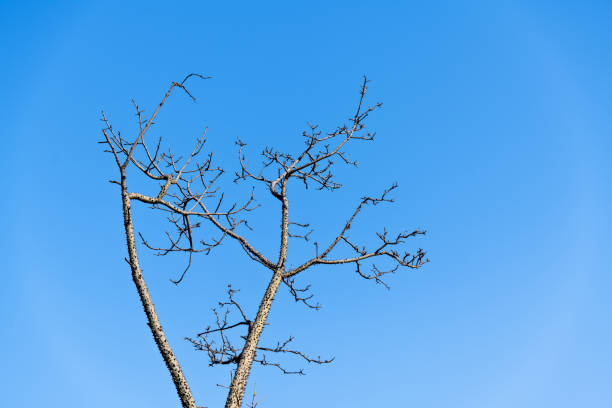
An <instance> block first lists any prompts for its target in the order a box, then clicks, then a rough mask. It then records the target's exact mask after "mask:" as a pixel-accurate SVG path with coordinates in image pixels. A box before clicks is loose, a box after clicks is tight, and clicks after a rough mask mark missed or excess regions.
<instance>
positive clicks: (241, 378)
mask: <svg viewBox="0 0 612 408" xmlns="http://www.w3.org/2000/svg"><path fill="white" fill-rule="evenodd" d="M282 280H283V277H282V270H277V271H276V272H275V273H274V275H273V276H272V279H271V280H270V283H269V284H268V289H266V293H265V294H264V297H263V299H262V300H261V303H260V305H259V310H258V311H257V317H256V318H255V322H253V324H252V326H251V328H250V331H249V335H248V336H247V340H246V343H245V345H244V348H243V349H242V353H241V354H240V361H239V362H238V368H236V373H235V374H234V378H233V379H232V385H231V387H230V391H229V394H228V396H227V401H226V402H225V408H240V407H241V405H242V398H243V397H244V390H245V388H246V384H247V380H248V378H249V373H250V372H251V365H252V364H253V359H255V354H256V352H257V343H259V337H260V336H261V332H262V330H263V328H264V324H265V323H266V319H267V318H268V313H269V312H270V307H271V306H272V301H273V300H274V296H275V295H276V291H277V290H278V287H279V286H280V284H281V282H282Z"/></svg>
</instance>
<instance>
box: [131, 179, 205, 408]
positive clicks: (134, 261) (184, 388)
mask: <svg viewBox="0 0 612 408" xmlns="http://www.w3.org/2000/svg"><path fill="white" fill-rule="evenodd" d="M121 198H122V201H123V224H124V226H125V237H126V240H127V247H128V253H129V256H130V267H131V268H132V280H133V281H134V284H135V285H136V289H138V295H139V296H140V302H141V303H142V306H143V308H144V311H145V313H146V315H147V324H148V325H149V328H150V329H151V333H153V338H154V339H155V344H157V348H158V349H159V352H160V353H161V355H162V357H163V358H164V362H165V363H166V367H167V368H168V371H170V375H171V376H172V381H173V382H174V386H175V387H176V392H177V393H178V395H179V398H180V399H181V403H182V405H183V408H196V404H195V401H194V399H193V396H192V395H191V390H190V389H189V385H188V384H187V380H186V379H185V376H184V375H183V371H182V370H181V366H180V365H179V363H178V361H177V359H176V357H175V356H174V352H173V351H172V348H171V347H170V344H169V343H168V340H167V339H166V335H165V333H164V330H163V328H162V326H161V324H160V322H159V318H158V317H157V312H156V311H155V306H154V305H153V301H152V300H151V295H150V294H149V289H148V288H147V284H146V282H145V280H144V278H143V276H142V271H141V270H140V265H139V263H138V254H137V253H136V242H135V239H134V225H133V224H132V210H131V205H130V198H129V196H128V191H127V186H126V183H125V174H122V175H121Z"/></svg>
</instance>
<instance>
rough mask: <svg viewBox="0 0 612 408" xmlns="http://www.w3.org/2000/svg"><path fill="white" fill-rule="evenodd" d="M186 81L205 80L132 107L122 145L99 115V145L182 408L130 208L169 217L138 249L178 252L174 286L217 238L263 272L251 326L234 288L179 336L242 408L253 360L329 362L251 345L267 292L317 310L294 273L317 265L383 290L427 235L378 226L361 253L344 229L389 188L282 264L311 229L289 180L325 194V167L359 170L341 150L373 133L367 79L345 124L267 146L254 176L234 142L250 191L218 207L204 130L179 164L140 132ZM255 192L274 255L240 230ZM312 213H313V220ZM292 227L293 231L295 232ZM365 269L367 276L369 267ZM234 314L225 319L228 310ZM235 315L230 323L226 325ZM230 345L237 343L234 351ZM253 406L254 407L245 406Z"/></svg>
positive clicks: (187, 394) (178, 379)
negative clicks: (151, 189) (307, 254)
mask: <svg viewBox="0 0 612 408" xmlns="http://www.w3.org/2000/svg"><path fill="white" fill-rule="evenodd" d="M192 78H201V79H207V78H208V77H204V76H202V75H199V74H190V75H187V76H186V77H185V79H184V80H183V81H182V82H173V83H172V84H171V86H170V89H169V90H168V91H167V92H166V94H165V95H164V97H163V98H162V100H161V102H160V103H159V104H158V105H157V107H156V109H155V110H154V112H153V114H152V115H151V116H150V117H148V118H147V117H145V115H144V111H143V110H142V109H141V108H140V107H139V106H138V105H137V104H136V103H135V102H134V107H135V110H136V116H137V119H138V124H139V132H138V135H137V136H136V137H135V138H134V139H133V140H128V139H126V138H124V137H123V136H122V135H121V134H120V132H119V131H117V130H115V129H114V128H113V126H112V125H111V123H110V121H109V120H108V119H107V116H106V114H105V113H104V112H102V121H103V123H104V128H103V130H102V133H103V135H104V139H103V140H102V141H101V142H100V143H103V144H105V145H106V147H107V149H106V150H105V151H107V152H109V153H111V154H112V156H113V158H114V160H115V162H116V165H117V168H118V169H119V174H120V179H119V180H118V181H117V180H112V181H111V182H112V183H115V184H117V185H119V186H120V188H121V199H122V204H123V220H124V228H125V234H126V244H127V248H128V254H129V257H128V258H126V261H127V262H128V263H129V265H130V268H131V271H132V279H133V281H134V284H135V285H136V288H137V289H138V294H139V296H140V300H141V302H142V305H143V307H144V310H145V313H146V316H147V320H148V324H149V327H150V329H151V332H152V334H153V337H154V339H155V343H156V344H157V347H158V349H159V351H160V353H161V354H162V357H163V359H164V361H165V363H166V366H167V368H168V370H169V372H170V374H171V376H172V380H173V382H174V385H175V387H176V390H177V393H178V395H179V397H180V399H181V403H182V406H183V407H185V408H187V407H190V408H196V403H195V401H194V398H193V396H192V393H191V390H190V388H189V385H188V382H187V380H186V379H185V376H184V374H183V372H182V370H181V367H180V365H179V363H178V361H177V359H176V357H175V355H174V353H173V351H172V348H171V346H170V345H169V343H168V341H167V339H166V336H165V333H164V330H163V329H162V326H161V324H160V322H159V319H158V316H157V313H156V311H155V307H154V305H153V301H152V300H151V296H150V294H149V291H148V288H147V285H146V283H145V279H144V277H143V275H142V271H141V268H140V264H139V259H138V254H137V251H136V239H135V234H134V225H133V220H132V211H131V205H132V202H133V201H138V202H141V203H145V204H149V205H151V206H152V208H153V209H154V210H156V211H162V212H164V213H165V214H166V215H167V219H168V222H169V223H170V226H171V227H172V229H171V231H172V232H166V237H167V240H168V241H167V244H165V245H163V246H156V245H152V244H151V243H150V242H149V241H147V240H146V239H145V238H144V237H143V236H142V235H140V237H141V240H142V243H143V245H144V246H146V247H147V248H149V249H152V250H154V251H156V253H157V254H158V255H167V254H170V253H175V252H181V253H185V254H186V256H187V266H186V268H185V269H184V270H183V271H182V273H181V274H180V276H178V277H177V279H175V280H173V282H174V283H175V284H179V283H180V282H181V281H182V280H183V279H184V277H185V275H186V273H187V272H188V270H189V269H190V267H191V264H192V256H193V254H195V253H200V252H202V253H209V252H210V251H211V250H212V249H213V248H215V247H216V246H218V245H221V244H222V243H223V242H224V241H225V240H228V239H230V240H235V241H236V242H238V244H239V246H240V247H241V248H242V250H243V252H244V253H245V254H246V255H247V256H248V257H249V258H250V259H252V260H253V261H255V262H257V263H259V264H261V265H263V266H264V267H265V268H267V269H268V270H270V272H271V275H270V277H269V282H268V286H267V289H266V291H265V293H264V295H263V297H262V299H261V302H260V304H259V307H258V310H257V313H256V315H255V317H254V319H251V318H250V317H249V316H247V314H246V313H245V311H244V308H243V307H241V306H240V304H239V303H238V302H237V300H236V294H237V292H238V291H237V290H235V289H233V288H232V286H231V285H230V286H228V289H227V300H225V301H222V302H219V307H218V308H217V309H214V310H213V312H214V315H215V324H214V326H209V327H207V328H206V329H205V330H203V331H202V332H201V333H198V334H197V335H196V336H195V337H193V338H189V337H188V338H187V340H188V341H189V342H191V343H192V344H193V346H194V347H195V348H196V349H198V350H202V351H205V352H206V353H207V354H208V357H209V361H210V365H232V366H234V367H235V369H234V370H233V371H232V373H231V385H230V386H229V387H228V389H229V392H228V396H227V401H226V404H225V407H226V408H238V407H240V406H241V405H242V401H243V397H244V392H245V388H246V384H247V379H248V377H249V373H250V370H251V366H252V365H253V363H259V364H262V365H268V366H274V367H276V368H278V369H279V370H280V371H281V372H282V373H285V374H303V370H302V369H298V370H289V369H286V368H284V367H283V366H281V364H280V363H277V362H274V361H273V360H270V359H269V357H268V356H269V355H273V354H287V355H294V356H296V357H298V358H300V359H302V360H303V361H306V362H308V363H315V364H326V363H330V362H331V361H332V360H333V358H321V357H310V356H308V355H306V354H305V353H303V352H301V351H298V350H294V349H293V348H290V344H291V342H292V341H293V337H289V338H287V339H285V340H281V341H278V342H277V343H276V345H273V346H264V345H261V344H259V340H260V337H261V334H262V331H263V329H264V327H265V326H266V320H267V317H268V313H269V312H270V308H271V306H272V303H273V301H274V298H275V295H276V293H277V291H278V289H279V287H280V286H281V285H284V286H286V287H287V288H288V290H289V293H291V295H292V296H293V297H294V299H295V300H296V301H298V302H302V303H303V304H305V305H306V306H307V307H310V308H315V309H316V308H318V307H319V305H318V304H313V303H311V298H312V294H311V293H310V287H309V286H306V287H302V288H300V287H297V286H296V284H295V276H296V275H298V274H300V273H302V272H304V271H306V270H307V269H309V268H311V267H314V266H317V265H341V264H351V265H353V266H354V267H355V271H356V273H357V274H358V275H359V276H361V277H362V278H364V279H368V280H373V281H375V282H376V283H379V284H382V285H384V286H385V287H388V286H387V283H385V281H384V280H383V278H384V277H385V275H387V274H389V273H393V272H395V271H396V270H398V269H399V268H401V267H404V268H413V269H416V268H420V267H421V266H422V265H423V264H424V263H426V262H428V259H426V258H425V252H424V251H423V250H422V249H420V248H419V249H418V250H416V251H415V252H408V251H405V250H400V248H401V246H402V244H404V243H405V242H406V240H408V239H409V238H412V237H415V236H417V235H422V234H425V231H422V230H420V229H414V230H409V231H402V232H399V233H395V234H391V233H390V232H389V231H387V230H386V229H384V230H383V231H380V232H377V233H376V237H377V239H378V244H377V245H375V246H374V247H371V248H369V247H367V246H366V245H363V244H361V243H360V242H359V241H358V239H357V238H356V237H353V236H349V230H350V229H351V227H352V225H353V224H354V223H355V222H356V220H357V216H358V215H359V213H360V212H361V211H362V210H363V209H364V208H365V207H367V206H377V205H378V204H381V203H387V202H393V199H392V198H390V194H391V192H392V191H393V190H394V189H395V188H397V185H396V184H393V185H391V186H390V187H389V188H387V189H386V190H384V191H383V192H382V194H380V195H378V196H364V197H363V198H361V201H360V202H359V203H358V204H357V206H356V208H355V210H354V211H353V212H352V214H350V215H349V216H348V218H346V219H345V222H344V223H343V224H344V225H343V227H342V228H341V229H340V231H339V233H338V234H337V235H336V236H335V238H334V239H332V240H331V242H329V243H328V244H327V245H324V246H319V244H318V242H313V249H314V255H313V256H312V257H311V258H310V259H307V260H305V261H303V262H301V263H300V264H299V265H298V266H296V267H293V268H288V267H287V254H288V248H289V238H296V239H302V240H305V241H308V242H310V238H311V234H312V232H313V231H312V230H309V224H303V223H297V222H292V221H290V213H289V204H290V198H289V197H290V196H289V183H290V181H291V180H298V181H299V182H300V183H299V184H302V185H303V186H304V187H305V188H306V189H309V188H315V189H318V190H327V191H332V190H336V189H339V188H340V187H341V184H340V183H338V182H337V181H336V178H335V176H334V173H333V172H332V170H333V169H334V168H335V166H336V165H338V164H347V165H353V166H357V162H356V161H353V160H351V159H350V157H349V155H348V154H347V153H346V151H345V148H346V147H347V146H348V145H349V143H350V142H355V141H362V142H365V141H372V140H373V139H374V134H373V133H370V132H367V131H366V127H365V121H366V119H367V118H368V117H369V115H370V114H371V113H372V112H373V111H374V110H376V109H378V108H379V107H380V106H381V104H380V103H377V104H374V105H372V106H365V96H366V92H367V84H368V80H367V78H365V77H364V79H363V82H362V84H361V88H360V97H359V101H358V103H357V106H356V108H355V111H354V113H353V115H352V116H351V117H350V118H349V121H348V123H347V124H344V125H341V126H339V127H337V128H335V129H334V130H332V131H330V132H328V133H323V132H321V131H320V130H319V128H318V127H317V126H314V125H309V129H308V131H305V132H304V133H303V137H304V139H305V147H304V148H303V150H301V151H300V152H298V154H295V155H294V154H289V153H284V152H280V151H278V150H276V149H275V148H272V147H269V148H266V149H264V150H263V152H262V153H261V155H262V156H263V163H262V166H261V168H260V169H259V170H258V171H253V170H252V169H251V168H249V166H248V164H247V160H246V155H245V147H246V144H245V143H244V142H242V141H241V140H237V142H236V144H237V146H238V163H239V168H238V171H237V172H236V173H235V178H234V181H235V182H248V183H251V184H252V188H251V189H250V191H251V193H250V195H248V196H247V197H245V198H244V200H243V202H241V203H232V204H227V205H226V204H225V203H224V194H223V192H221V190H220V188H219V187H217V184H218V182H219V180H220V177H221V175H222V174H223V173H224V170H223V169H222V168H221V167H219V166H217V165H215V164H213V154H212V152H210V153H204V146H205V142H206V138H205V136H206V131H204V132H203V134H202V136H200V137H199V138H197V140H196V143H195V147H194V148H193V150H192V151H191V153H190V154H189V155H188V156H186V157H184V158H183V157H180V156H177V155H175V154H174V153H172V151H167V152H162V151H161V138H160V139H158V140H157V142H156V143H155V144H154V145H153V146H150V145H149V144H148V143H147V141H146V140H145V135H146V134H147V132H148V131H149V129H150V128H151V126H152V125H153V124H154V123H155V119H156V117H157V115H158V113H159V111H160V109H161V108H162V107H163V106H164V104H165V103H166V101H167V99H168V97H169V96H170V94H171V93H172V92H173V91H174V90H175V89H181V90H182V91H184V92H185V93H186V94H187V96H188V97H190V98H191V99H193V100H195V97H194V96H193V95H192V94H191V93H190V92H189V90H188V88H187V87H186V84H187V82H188V81H189V80H190V79H192ZM128 166H134V167H135V168H137V169H138V170H139V171H140V173H142V175H144V176H145V177H146V178H147V179H149V180H150V181H151V182H154V183H156V184H157V185H158V186H159V192H158V194H157V195H154V196H153V195H146V194H141V193H138V192H133V191H131V190H129V189H128V184H127V177H126V169H127V168H128ZM256 185H261V186H263V187H264V188H265V189H266V190H267V191H268V192H269V194H271V195H272V197H274V199H276V200H278V202H279V203H280V214H279V215H280V219H281V223H280V228H279V233H280V242H279V250H278V257H277V258H275V259H271V258H270V257H268V256H266V255H264V253H262V251H260V250H259V249H257V246H256V243H255V242H252V241H251V240H248V239H247V238H246V237H245V235H244V234H243V232H242V231H243V230H245V229H246V230H248V229H249V228H250V226H249V223H248V220H247V216H248V215H249V213H250V212H252V211H253V210H254V209H255V208H257V207H258V204H257V201H256V199H255V186H256ZM313 216H314V215H313ZM204 225H206V226H208V227H209V228H211V229H212V230H213V231H216V235H215V236H214V237H213V238H211V239H209V240H207V241H206V240H202V239H199V240H198V239H196V237H195V234H196V232H197V230H198V229H200V228H202V227H203V226H204ZM296 229H297V232H296ZM340 246H344V247H345V249H348V250H349V251H351V253H352V255H350V256H348V257H346V256H345V257H341V256H335V254H336V253H337V248H338V247H340ZM377 259H380V260H382V259H386V260H387V264H389V263H390V266H389V267H387V268H381V267H379V266H377V265H376V264H375V263H374V261H375V260H377ZM367 267H369V271H368V270H367ZM232 312H233V313H232ZM232 315H237V316H238V318H237V320H231V316H232ZM241 328H242V329H243V334H240V335H238V336H235V335H234V336H231V337H230V336H229V335H228V333H230V332H232V331H235V330H240V329H241ZM236 341H238V343H239V344H236ZM252 405H253V406H255V405H256V403H255V400H254V399H253V403H252Z"/></svg>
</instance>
